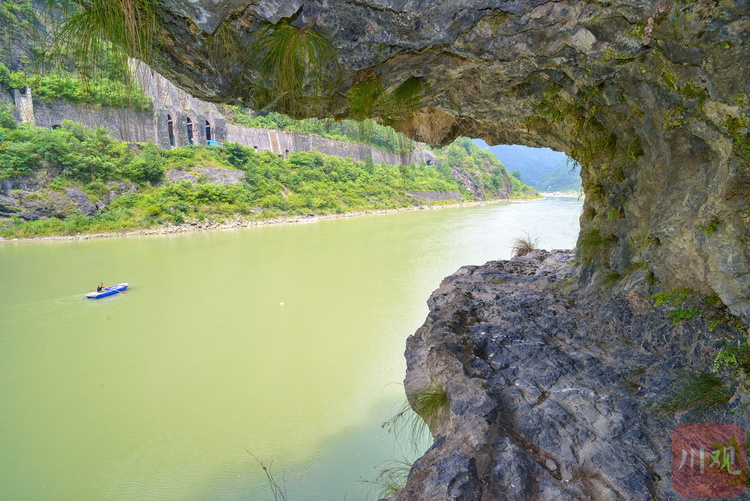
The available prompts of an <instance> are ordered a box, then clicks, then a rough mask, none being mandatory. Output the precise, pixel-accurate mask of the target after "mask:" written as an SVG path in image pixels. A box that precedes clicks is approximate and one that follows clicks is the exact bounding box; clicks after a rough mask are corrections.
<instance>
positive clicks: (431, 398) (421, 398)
mask: <svg viewBox="0 0 750 501" xmlns="http://www.w3.org/2000/svg"><path fill="white" fill-rule="evenodd" d="M410 400H411V405H412V407H413V408H414V412H416V413H417V414H419V416H420V417H421V418H422V419H424V421H425V423H427V426H429V427H432V426H434V425H436V424H437V423H438V422H439V421H440V420H441V419H443V418H444V417H445V413H446V412H447V410H448V407H449V406H450V398H449V397H448V393H447V392H446V391H445V387H444V386H443V385H442V384H440V383H438V382H437V381H434V380H432V381H431V383H430V385H429V386H428V387H426V388H424V389H422V390H420V391H418V392H416V393H414V394H413V395H411V399H410Z"/></svg>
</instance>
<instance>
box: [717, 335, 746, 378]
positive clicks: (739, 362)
mask: <svg viewBox="0 0 750 501" xmlns="http://www.w3.org/2000/svg"><path fill="white" fill-rule="evenodd" d="M721 344H722V347H723V349H722V350H721V351H720V352H719V353H718V354H717V355H716V357H715V358H714V364H713V371H714V372H723V371H727V370H728V371H731V372H735V371H737V370H738V369H739V370H742V371H744V372H745V374H746V375H748V374H750V347H749V346H748V344H747V341H743V342H742V343H739V344H736V345H731V346H730V345H729V343H728V342H727V341H726V340H723V341H722V343H721Z"/></svg>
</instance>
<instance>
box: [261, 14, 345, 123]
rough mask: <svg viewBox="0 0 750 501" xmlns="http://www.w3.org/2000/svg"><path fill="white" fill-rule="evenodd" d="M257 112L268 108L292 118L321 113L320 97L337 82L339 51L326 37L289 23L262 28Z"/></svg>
mask: <svg viewBox="0 0 750 501" xmlns="http://www.w3.org/2000/svg"><path fill="white" fill-rule="evenodd" d="M251 52H252V54H253V59H254V60H255V61H257V63H256V64H257V65H256V70H257V72H258V82H259V85H258V86H257V88H256V92H255V101H256V106H257V107H258V108H266V107H268V106H269V105H272V104H273V105H274V107H275V108H276V109H277V110H279V111H281V112H283V113H287V114H289V115H292V116H300V115H301V114H302V113H304V112H305V111H308V110H315V111H317V112H319V111H321V109H320V108H321V106H320V105H321V104H322V101H321V97H322V96H324V95H326V94H327V93H328V92H330V91H331V90H332V89H333V88H334V86H335V83H336V81H337V79H338V73H339V65H338V61H337V59H336V51H335V50H334V48H333V46H332V45H331V42H330V41H329V40H328V38H327V37H325V36H324V35H322V34H320V33H317V32H315V31H313V30H310V29H304V28H296V27H294V26H291V25H290V24H288V23H286V22H281V23H279V24H274V25H269V26H266V27H264V28H261V29H260V30H259V31H258V33H257V35H256V37H255V39H254V40H253V44H252V50H251Z"/></svg>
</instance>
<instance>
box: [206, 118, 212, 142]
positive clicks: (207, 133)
mask: <svg viewBox="0 0 750 501" xmlns="http://www.w3.org/2000/svg"><path fill="white" fill-rule="evenodd" d="M211 139H212V138H211V123H210V122H209V121H208V120H206V141H210V140H211Z"/></svg>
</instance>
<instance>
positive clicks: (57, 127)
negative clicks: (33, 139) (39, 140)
mask: <svg viewBox="0 0 750 501" xmlns="http://www.w3.org/2000/svg"><path fill="white" fill-rule="evenodd" d="M59 128H60V126H59V125H57V124H55V125H53V126H52V130H55V129H59Z"/></svg>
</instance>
